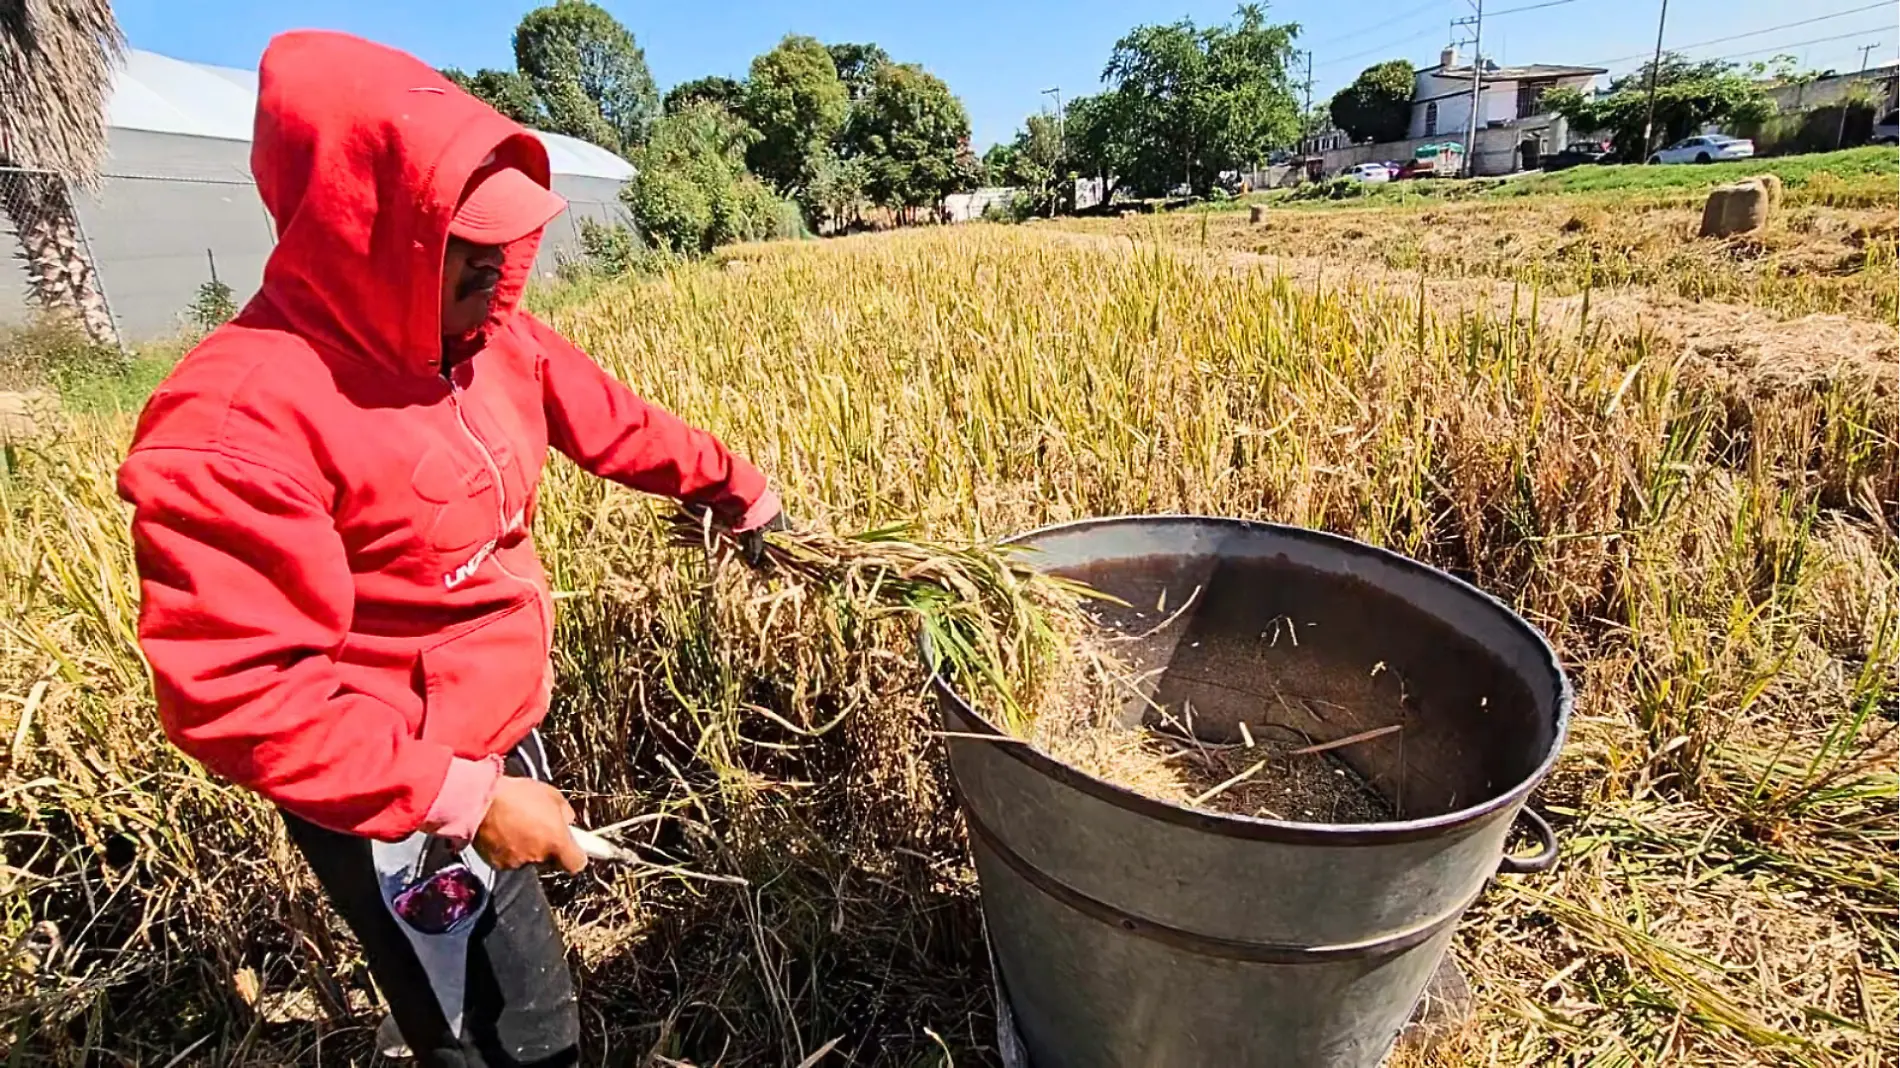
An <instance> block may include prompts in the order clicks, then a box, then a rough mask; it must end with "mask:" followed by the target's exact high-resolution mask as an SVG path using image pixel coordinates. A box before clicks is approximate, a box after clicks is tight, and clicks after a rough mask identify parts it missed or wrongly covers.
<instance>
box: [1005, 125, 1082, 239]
mask: <svg viewBox="0 0 1900 1068" xmlns="http://www.w3.org/2000/svg"><path fill="white" fill-rule="evenodd" d="M1061 131H1062V127H1061V126H1060V124H1058V123H1057V121H1056V118H1055V116H1053V115H1031V116H1029V118H1028V119H1026V120H1024V122H1023V128H1022V129H1021V130H1018V131H1017V133H1016V139H1015V140H1014V141H1013V142H1011V144H1010V147H1009V150H1008V151H1007V152H1006V153H1001V154H999V162H1002V164H1003V175H1002V177H1003V184H1004V185H1012V186H1015V187H1016V188H1017V189H1020V190H1021V191H1022V196H1023V197H1024V199H1025V200H1026V201H1027V202H1028V205H1029V210H1030V211H1032V212H1034V213H1036V214H1037V215H1050V216H1053V215H1055V213H1056V211H1057V210H1059V209H1060V208H1061V207H1062V206H1063V205H1064V203H1065V202H1066V201H1067V200H1068V196H1066V195H1065V192H1066V191H1065V190H1064V188H1063V187H1064V185H1065V184H1068V183H1066V182H1065V181H1064V179H1065V177H1066V176H1067V174H1068V170H1067V167H1066V163H1067V161H1066V160H1065V159H1064V158H1063V151H1062V137H1061Z"/></svg>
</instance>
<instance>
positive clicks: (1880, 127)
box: [1874, 108, 1900, 145]
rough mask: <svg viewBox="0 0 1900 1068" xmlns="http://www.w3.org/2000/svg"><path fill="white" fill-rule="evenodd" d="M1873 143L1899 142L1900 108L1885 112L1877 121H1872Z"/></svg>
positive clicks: (1891, 143) (1893, 143)
mask: <svg viewBox="0 0 1900 1068" xmlns="http://www.w3.org/2000/svg"><path fill="white" fill-rule="evenodd" d="M1874 144H1876V145H1895V144H1900V108H1896V109H1894V110H1893V111H1889V112H1887V114H1886V115H1885V116H1883V117H1882V118H1881V120H1880V121H1879V122H1876V123H1874Z"/></svg>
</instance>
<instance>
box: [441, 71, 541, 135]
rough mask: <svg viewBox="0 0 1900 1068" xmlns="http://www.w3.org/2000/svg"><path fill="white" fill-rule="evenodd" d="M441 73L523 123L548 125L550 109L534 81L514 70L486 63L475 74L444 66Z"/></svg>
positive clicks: (538, 126) (535, 126) (537, 127)
mask: <svg viewBox="0 0 1900 1068" xmlns="http://www.w3.org/2000/svg"><path fill="white" fill-rule="evenodd" d="M442 76H443V77H445V78H447V79H448V80H449V81H452V82H454V83H455V84H456V85H459V86H461V87H462V88H463V89H464V90H465V91H467V92H468V93H469V94H471V95H472V96H475V97H477V98H479V99H481V100H483V101H486V102H487V103H488V105H489V106H490V107H493V108H494V109H495V110H496V111H499V112H501V113H502V114H503V115H506V116H508V117H509V118H511V119H513V120H515V121H516V122H518V123H520V124H521V125H523V126H528V127H532V128H535V129H540V128H544V127H545V126H546V125H547V122H548V116H547V112H546V111H545V110H543V109H542V107H541V97H540V95H539V94H537V93H536V92H535V91H534V83H532V82H530V81H528V79H527V78H525V77H523V76H521V75H520V74H518V73H516V72H514V71H511V70H495V69H493V68H490V67H484V68H482V69H481V70H478V71H476V72H475V73H474V74H464V73H463V72H461V71H459V70H457V69H455V68H454V67H445V68H443V70H442Z"/></svg>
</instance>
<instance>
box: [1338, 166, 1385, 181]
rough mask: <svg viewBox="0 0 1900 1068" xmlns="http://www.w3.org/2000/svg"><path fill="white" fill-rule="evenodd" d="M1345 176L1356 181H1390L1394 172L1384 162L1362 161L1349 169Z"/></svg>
mask: <svg viewBox="0 0 1900 1068" xmlns="http://www.w3.org/2000/svg"><path fill="white" fill-rule="evenodd" d="M1345 177H1347V178H1351V179H1352V180H1353V181H1355V182H1389V181H1391V180H1392V172H1391V171H1389V170H1387V169H1386V166H1385V164H1383V163H1361V164H1359V165H1358V166H1356V167H1354V168H1352V169H1351V170H1349V171H1347V172H1346V174H1345Z"/></svg>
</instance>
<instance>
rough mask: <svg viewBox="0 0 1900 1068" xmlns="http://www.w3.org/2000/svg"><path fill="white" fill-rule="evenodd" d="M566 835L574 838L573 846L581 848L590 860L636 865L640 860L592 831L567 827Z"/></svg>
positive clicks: (630, 852)
mask: <svg viewBox="0 0 1900 1068" xmlns="http://www.w3.org/2000/svg"><path fill="white" fill-rule="evenodd" d="M567 833H568V834H571V835H573V836H574V844H575V845H577V846H580V847H581V852H583V853H585V854H587V856H588V858H589V859H590V860H605V861H611V862H612V863H615V864H636V863H639V860H640V858H639V857H638V856H637V855H635V854H634V852H633V851H632V850H630V849H622V848H621V847H619V846H617V845H615V844H613V843H612V842H609V841H608V840H607V839H605V838H602V837H601V836H600V835H597V834H595V833H594V832H592V831H586V830H582V829H581V828H579V827H569V828H568V829H567Z"/></svg>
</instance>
